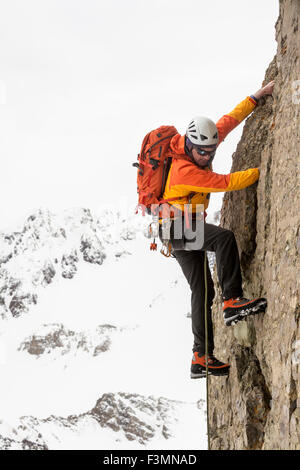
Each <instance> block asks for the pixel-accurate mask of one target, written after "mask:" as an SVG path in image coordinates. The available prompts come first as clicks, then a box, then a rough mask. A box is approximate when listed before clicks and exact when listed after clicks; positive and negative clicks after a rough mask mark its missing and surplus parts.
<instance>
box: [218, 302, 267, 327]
mask: <svg viewBox="0 0 300 470" xmlns="http://www.w3.org/2000/svg"><path fill="white" fill-rule="evenodd" d="M266 307H267V299H265V298H259V299H251V300H250V299H245V298H244V297H235V298H232V299H229V300H224V302H223V314H224V322H225V325H226V326H230V325H234V324H235V323H237V322H239V321H241V320H244V319H245V318H246V317H248V316H249V315H256V314H257V313H259V312H264V311H265V310H266Z"/></svg>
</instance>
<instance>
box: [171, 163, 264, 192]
mask: <svg viewBox="0 0 300 470" xmlns="http://www.w3.org/2000/svg"><path fill="white" fill-rule="evenodd" d="M258 178H259V169H258V168H249V169H248V170H243V171H236V172H234V173H229V174H227V175H221V174H218V173H214V172H212V171H205V170H202V169H200V168H198V167H197V165H195V164H194V163H192V162H189V161H185V160H179V161H176V163H175V172H173V173H172V174H171V178H170V182H169V189H171V190H173V191H174V192H175V193H176V195H179V196H181V194H182V193H183V194H186V193H187V191H188V192H196V193H199V192H200V193H201V192H204V193H208V192H209V193H217V192H224V191H237V190H239V189H244V188H247V187H248V186H251V185H252V184H253V183H255V182H256V181H257V180H258ZM175 193H174V194H175Z"/></svg>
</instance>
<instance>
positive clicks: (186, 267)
mask: <svg viewBox="0 0 300 470" xmlns="http://www.w3.org/2000/svg"><path fill="white" fill-rule="evenodd" d="M173 256H174V257H175V258H176V260H177V262H178V263H179V265H180V267H181V269H182V272H183V274H184V275H185V277H186V279H187V281H188V283H189V285H190V288H191V291H192V297H191V309H192V331H193V335H194V346H193V352H195V351H197V352H198V353H199V355H201V356H202V355H204V354H205V279H204V252H203V251H193V252H192V251H185V250H176V251H174V252H173ZM206 262H207V266H206V273H207V321H208V352H209V354H210V355H212V354H213V350H214V339H213V326H212V318H211V307H212V303H213V299H214V296H215V290H214V284H213V280H212V278H211V274H210V269H209V265H208V260H207V261H206Z"/></svg>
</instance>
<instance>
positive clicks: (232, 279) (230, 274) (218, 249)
mask: <svg viewBox="0 0 300 470" xmlns="http://www.w3.org/2000/svg"><path fill="white" fill-rule="evenodd" d="M192 227H193V228H194V229H195V231H196V222H195V221H193V225H192ZM198 228H199V230H202V227H201V225H199V226H198ZM203 230H204V243H203V246H202V248H201V250H207V251H214V252H215V254H216V264H217V273H218V279H219V283H220V286H221V289H222V296H223V300H226V299H231V298H233V297H242V296H243V289H242V275H241V268H240V258H239V252H238V247H237V243H236V240H235V236H234V233H233V232H231V230H227V229H224V228H222V227H218V226H216V225H213V224H207V223H204V226H203ZM196 238H197V233H196ZM199 238H200V237H199ZM188 245H189V250H192V246H193V245H192V244H191V243H189V244H188ZM195 246H196V247H197V249H198V250H199V246H198V245H197V244H196V245H195Z"/></svg>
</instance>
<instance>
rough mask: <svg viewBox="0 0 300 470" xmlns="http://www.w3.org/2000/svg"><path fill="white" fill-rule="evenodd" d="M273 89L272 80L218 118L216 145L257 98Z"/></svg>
mask: <svg viewBox="0 0 300 470" xmlns="http://www.w3.org/2000/svg"><path fill="white" fill-rule="evenodd" d="M273 89H274V80H273V81H271V82H269V83H268V84H267V85H266V86H264V87H262V88H260V89H259V90H258V91H256V92H255V93H254V94H253V95H250V96H247V98H245V99H244V100H243V101H241V103H239V104H238V105H237V106H236V107H235V108H234V109H233V110H232V111H231V112H230V113H228V114H225V115H224V116H222V117H221V119H219V120H218V122H217V124H216V126H217V129H218V133H219V142H218V145H220V143H221V142H222V141H223V140H224V139H225V137H226V136H227V135H228V134H229V132H231V131H232V130H233V129H234V128H235V127H236V126H238V125H239V124H240V123H241V122H242V121H243V120H244V119H246V117H247V116H249V114H250V113H252V111H253V109H254V108H255V107H256V105H257V103H258V100H259V99H260V98H261V97H262V96H264V95H272V93H273Z"/></svg>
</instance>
